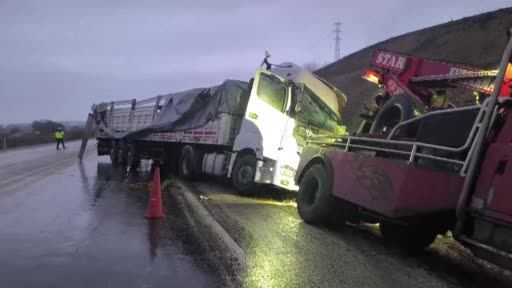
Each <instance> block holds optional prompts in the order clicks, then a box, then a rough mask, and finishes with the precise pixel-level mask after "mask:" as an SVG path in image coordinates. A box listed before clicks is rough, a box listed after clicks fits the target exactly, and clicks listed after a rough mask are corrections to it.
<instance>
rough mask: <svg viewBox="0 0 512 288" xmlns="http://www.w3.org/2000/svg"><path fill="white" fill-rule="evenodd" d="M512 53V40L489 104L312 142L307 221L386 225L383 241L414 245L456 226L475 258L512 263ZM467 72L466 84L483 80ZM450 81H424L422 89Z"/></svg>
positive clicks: (302, 171) (304, 189) (304, 196)
mask: <svg viewBox="0 0 512 288" xmlns="http://www.w3.org/2000/svg"><path fill="white" fill-rule="evenodd" d="M509 32H512V29H511V30H509ZM511 51H512V38H510V39H509V42H508V45H507V46H506V48H505V51H504V53H503V57H502V61H501V65H500V67H499V69H497V70H496V72H495V73H494V72H493V73H494V76H492V77H493V78H494V79H493V80H494V81H493V82H491V83H490V85H487V89H489V90H488V91H489V92H490V95H489V96H488V97H486V98H484V99H483V101H482V104H479V105H477V104H476V103H475V104H474V105H469V106H465V107H455V108H451V109H441V110H436V111H430V112H427V113H424V114H422V115H418V116H416V117H414V118H411V119H409V120H405V121H399V123H396V124H395V125H393V126H392V127H390V129H389V131H388V132H387V133H382V130H380V131H376V132H375V133H373V134H372V133H369V134H368V133H367V134H362V135H355V136H345V137H335V138H332V139H331V140H330V141H325V140H324V139H310V140H311V141H309V142H308V143H307V144H306V146H305V148H304V151H303V153H302V156H301V160H300V164H299V167H298V170H297V174H296V182H297V183H299V187H300V188H299V192H298V195H297V207H298V212H299V215H300V216H301V217H302V219H303V220H304V221H305V222H308V223H311V224H323V223H326V222H330V221H334V222H339V223H344V222H347V221H349V222H354V223H357V222H368V223H379V228H380V232H381V234H382V236H383V237H384V239H385V240H388V241H390V242H392V243H394V244H397V245H399V246H400V247H402V248H405V249H408V250H417V249H422V248H425V247H427V246H429V245H430V244H431V243H432V242H433V241H434V239H435V238H436V235H438V234H443V233H445V232H447V231H453V235H454V238H455V239H456V240H458V241H459V242H460V243H461V244H462V245H464V246H466V247H468V248H469V249H471V250H472V251H473V253H475V254H476V255H478V256H480V257H482V258H485V259H487V260H490V261H491V262H493V263H496V264H499V265H502V266H503V267H507V268H511V267H512V193H511V192H512V191H511V189H510V185H511V181H512V180H511V179H512V161H511V160H512V158H511V157H512V145H511V143H512V58H511ZM405 62H407V61H405ZM397 63H404V62H397ZM396 65H398V64H396ZM404 65H405V64H404ZM399 68H400V69H402V68H404V69H407V68H406V67H399ZM464 73H466V75H465V76H466V77H465V78H459V79H462V80H464V81H466V80H472V79H476V78H478V77H480V76H482V75H479V74H477V73H475V72H473V71H467V72H464ZM464 73H461V74H460V75H462V74H464ZM460 75H459V76H460ZM462 76H464V75H462ZM484 76H485V77H490V76H488V75H484ZM412 77H416V76H414V75H412ZM443 77H444V76H443ZM443 77H441V76H439V77H438V79H437V80H436V79H432V80H433V82H424V83H423V85H422V88H423V89H425V90H424V91H425V93H427V92H428V90H429V89H430V88H431V87H432V89H436V87H437V85H438V82H437V81H442V80H444V79H443ZM432 78H435V77H432ZM405 88H406V87H405ZM405 88H401V89H405ZM447 108H448V107H447Z"/></svg>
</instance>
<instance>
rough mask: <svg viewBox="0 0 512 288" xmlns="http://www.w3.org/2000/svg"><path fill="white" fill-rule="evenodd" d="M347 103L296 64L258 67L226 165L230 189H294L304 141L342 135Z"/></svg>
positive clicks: (334, 91)
mask: <svg viewBox="0 0 512 288" xmlns="http://www.w3.org/2000/svg"><path fill="white" fill-rule="evenodd" d="M345 101H346V97H345V96H344V95H343V94H342V93H341V92H340V91H339V90H337V89H336V88H335V87H333V86H331V85H329V84H328V83H326V82H325V81H323V80H321V79H320V78H318V77H317V76H315V75H313V74H312V73H310V72H309V71H307V70H305V69H303V68H301V67H299V66H297V65H295V64H292V63H283V64H281V65H276V67H275V68H273V69H271V70H267V69H263V68H259V69H258V70H257V71H256V75H255V77H254V80H253V82H252V88H251V91H250V97H249V102H248V105H247V110H246V113H245V118H244V119H243V120H242V125H241V129H240V132H239V134H238V135H237V137H236V138H235V143H234V146H233V155H232V157H231V159H230V163H229V169H228V176H229V177H231V178H232V181H233V184H234V186H235V187H236V188H237V189H238V190H240V191H246V190H251V189H254V183H266V184H272V185H275V186H278V187H282V188H285V189H287V190H295V191H296V190H298V186H297V185H295V182H294V180H293V179H294V176H295V171H296V168H297V165H298V163H299V159H300V153H301V151H302V146H303V144H304V142H305V140H306V139H307V137H308V136H310V135H312V134H314V133H324V134H328V133H329V134H333V133H339V134H340V135H342V134H344V129H343V127H342V126H340V125H339V122H340V121H339V119H340V111H341V108H342V107H343V106H344V103H345ZM315 119H321V121H316V122H317V123H315V121H314V120H315ZM329 125H330V126H331V127H329ZM333 128H334V129H333ZM301 134H302V135H301Z"/></svg>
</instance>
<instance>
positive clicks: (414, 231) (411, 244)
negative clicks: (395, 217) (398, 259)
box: [379, 222, 437, 252]
mask: <svg viewBox="0 0 512 288" xmlns="http://www.w3.org/2000/svg"><path fill="white" fill-rule="evenodd" d="M379 230H380V234H382V237H383V238H384V240H386V241H387V242H389V243H390V244H393V245H396V246H398V247H400V248H401V249H404V250H405V251H408V252H417V251H421V250H423V249H425V248H427V247H428V246H430V244H432V242H434V240H435V239H436V236H437V232H436V231H435V230H433V229H429V227H428V226H423V225H416V226H403V225H399V224H395V223H390V222H381V223H380V225H379Z"/></svg>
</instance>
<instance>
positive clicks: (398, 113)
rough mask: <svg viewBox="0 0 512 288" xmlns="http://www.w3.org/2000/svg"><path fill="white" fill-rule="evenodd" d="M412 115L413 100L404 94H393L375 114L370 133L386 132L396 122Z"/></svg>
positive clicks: (396, 123)
mask: <svg viewBox="0 0 512 288" xmlns="http://www.w3.org/2000/svg"><path fill="white" fill-rule="evenodd" d="M413 117H414V101H413V100H412V99H411V98H410V97H409V96H407V95H404V94H400V95H396V96H393V97H392V98H391V99H389V100H388V101H387V102H386V103H385V104H384V105H383V106H382V108H381V109H380V111H379V112H378V113H377V115H376V116H375V120H374V121H373V125H372V127H371V129H370V133H372V134H388V133H389V132H391V130H392V129H393V127H395V126H396V125H398V123H400V122H403V121H405V120H409V119H412V118H413Z"/></svg>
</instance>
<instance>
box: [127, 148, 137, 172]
mask: <svg viewBox="0 0 512 288" xmlns="http://www.w3.org/2000/svg"><path fill="white" fill-rule="evenodd" d="M126 165H127V166H128V168H129V169H130V171H133V170H137V169H138V168H139V166H140V158H139V155H138V154H137V151H136V150H135V145H133V144H130V145H128V148H127V154H126Z"/></svg>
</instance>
